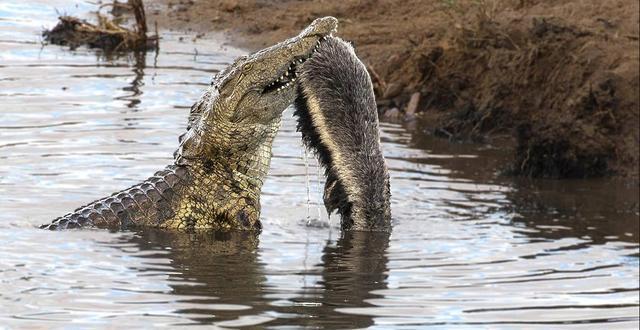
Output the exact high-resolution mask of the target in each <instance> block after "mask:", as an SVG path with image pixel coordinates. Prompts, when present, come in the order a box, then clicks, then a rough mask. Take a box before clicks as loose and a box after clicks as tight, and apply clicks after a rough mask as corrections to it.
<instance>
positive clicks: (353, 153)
mask: <svg viewBox="0 0 640 330" xmlns="http://www.w3.org/2000/svg"><path fill="white" fill-rule="evenodd" d="M299 76H300V78H299V84H298V86H299V87H298V88H299V89H300V91H299V92H298V97H297V98H296V102H295V106H296V111H295V114H296V115H297V117H298V125H297V128H298V131H300V132H302V139H303V142H304V144H305V145H306V147H307V148H309V149H311V150H312V151H314V152H315V153H316V155H317V157H318V159H319V161H320V164H321V165H322V166H323V167H324V168H325V174H326V177H327V180H326V183H325V187H324V204H325V207H326V209H327V212H328V213H329V214H331V213H332V212H333V211H337V213H338V214H340V219H341V227H342V229H343V230H357V231H389V230H390V228H391V206H390V198H391V192H390V185H389V171H388V169H387V166H386V163H385V159H384V157H383V154H382V150H381V147H380V133H379V124H378V111H377V107H376V101H375V96H374V93H373V84H372V83H371V77H370V76H369V73H368V72H367V70H366V67H365V65H364V64H363V63H362V62H361V61H360V60H359V59H358V57H357V56H356V53H355V50H354V48H353V47H352V46H351V44H349V43H347V42H345V41H343V40H342V39H340V38H338V37H333V36H330V37H328V38H327V39H326V40H325V41H323V42H322V44H321V45H319V48H318V50H317V51H316V53H315V54H314V56H313V57H312V58H311V59H309V60H308V61H307V62H305V63H304V65H303V66H302V67H301V70H300V74H299Z"/></svg>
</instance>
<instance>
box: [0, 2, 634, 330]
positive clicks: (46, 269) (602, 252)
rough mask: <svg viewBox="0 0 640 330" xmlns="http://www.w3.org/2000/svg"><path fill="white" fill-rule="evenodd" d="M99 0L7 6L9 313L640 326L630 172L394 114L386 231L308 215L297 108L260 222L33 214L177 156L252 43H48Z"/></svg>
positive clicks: (0, 319)
mask: <svg viewBox="0 0 640 330" xmlns="http://www.w3.org/2000/svg"><path fill="white" fill-rule="evenodd" d="M94 8H95V7H94V5H92V4H90V3H88V2H86V3H80V5H79V6H77V7H76V6H75V1H63V0H55V1H50V0H47V1H44V0H28V1H14V2H7V1H2V2H0V240H1V242H2V244H1V245H0V328H4V327H8V328H62V327H65V328H69V327H71V328H94V327H96V328H113V327H117V326H119V325H123V324H126V325H127V326H129V327H132V328H148V327H150V326H167V327H173V326H176V325H194V326H195V325H201V324H212V325H217V326H219V327H249V326H254V327H279V326H284V325H290V326H293V327H309V328H316V327H321V328H354V327H357V328H362V327H373V328H383V329H398V328H408V329H413V328H418V327H423V326H431V327H433V328H452V327H458V328H469V329H477V328H541V329H547V328H595V329H603V328H607V329H609V328H628V329H637V327H638V322H639V321H638V320H639V312H638V305H639V299H638V279H639V271H638V266H639V263H638V260H639V244H638V243H639V241H638V240H639V239H638V232H639V227H638V226H639V225H638V218H639V215H638V184H637V182H631V183H625V182H612V181H608V180H573V181H538V180H516V179H510V178H504V177H500V176H498V175H497V173H498V169H499V166H500V165H501V164H502V163H503V160H504V157H505V155H504V152H503V151H501V150H499V149H496V148H491V147H487V146H477V145H475V146H474V145H460V144H449V143H448V142H446V141H443V140H440V139H431V138H412V137H411V135H410V134H409V133H408V132H407V131H406V130H405V129H404V128H403V127H402V126H401V125H396V124H388V123H383V124H382V130H383V132H382V140H383V146H384V152H385V155H386V157H387V160H388V164H389V167H390V171H391V184H392V194H393V197H392V199H393V200H392V210H393V215H394V221H395V223H394V229H393V232H392V233H391V235H381V234H355V235H340V232H339V229H338V228H337V227H336V224H337V220H336V219H335V217H333V218H332V219H331V223H332V226H329V227H328V226H326V223H327V222H328V220H327V215H326V213H323V214H322V216H321V217H322V219H321V221H318V222H311V224H310V225H308V224H307V214H308V212H309V211H308V205H309V204H311V205H312V207H311V217H312V218H315V215H314V214H315V210H314V208H315V205H316V204H318V203H322V201H321V200H320V197H319V196H317V194H309V193H308V191H310V190H314V189H315V188H314V187H316V186H317V185H318V184H322V182H318V179H317V178H316V176H315V175H313V174H314V173H316V172H317V168H316V166H315V165H314V164H315V162H314V161H313V160H311V161H310V162H309V163H310V164H309V168H308V170H307V171H305V163H304V161H303V157H302V156H301V153H300V136H299V135H298V133H296V132H295V121H294V119H293V118H292V117H291V115H292V111H291V110H288V111H287V112H285V114H284V122H283V125H282V130H281V132H280V134H279V136H278V138H277V140H276V142H275V148H274V157H273V161H272V168H271V171H270V174H269V177H268V179H267V181H266V184H265V186H264V191H263V195H262V205H263V213H262V216H263V219H262V221H263V225H264V231H263V232H262V233H261V234H260V235H259V237H254V236H252V235H246V234H238V233H236V234H212V235H209V236H207V237H201V236H197V237H195V236H188V235H180V234H171V233H162V232H153V231H147V232H138V233H136V232H124V233H108V232H105V231H99V230H84V231H67V232H48V231H41V230H38V229H36V228H35V226H37V225H39V224H42V223H46V222H48V221H50V220H51V219H52V218H54V217H57V216H59V215H61V214H64V213H66V212H68V211H70V210H72V209H74V208H75V207H77V206H79V205H81V204H84V203H86V202H89V201H91V200H93V199H95V198H98V197H102V196H104V195H106V194H110V193H111V192H113V191H116V190H119V189H121V188H124V187H127V186H129V185H131V184H134V183H136V182H138V181H140V180H142V179H144V178H146V177H147V176H148V175H149V174H151V173H153V172H154V171H155V170H158V169H160V168H162V167H164V166H165V165H166V164H168V163H169V162H170V161H171V154H172V152H173V150H174V149H175V148H176V145H177V136H178V135H179V133H181V132H182V131H183V130H184V127H185V124H186V118H187V113H188V108H189V107H190V106H191V104H192V103H193V102H194V101H195V100H196V99H197V98H198V97H199V96H200V93H201V91H202V90H203V89H204V87H205V86H206V85H207V84H208V83H209V79H210V77H211V75H212V73H213V72H215V71H216V70H219V69H221V68H222V67H224V65H225V63H228V62H230V61H231V60H232V59H233V58H234V57H235V56H238V55H240V54H242V53H244V51H243V50H239V49H235V48H233V47H231V46H228V45H226V44H224V42H223V41H221V40H222V39H220V38H217V37H216V36H213V35H210V36H208V37H206V38H205V39H199V40H197V41H196V42H193V41H192V40H191V37H190V36H183V35H180V34H176V33H170V32H167V31H165V32H163V33H162V35H163V38H164V39H163V40H162V44H161V51H160V52H159V54H157V55H156V54H154V53H149V54H146V55H141V56H133V55H132V56H129V57H124V58H114V59H108V58H104V57H103V56H101V55H100V54H99V53H96V52H95V51H92V50H86V49H79V50H76V51H68V50H66V49H64V48H60V47H57V46H46V47H41V45H40V43H39V37H38V35H39V32H40V30H41V28H42V27H43V26H48V27H51V26H53V24H55V20H56V14H55V9H58V10H60V11H63V12H68V13H72V14H73V13H77V14H79V15H87V12H89V11H90V10H93V9H94ZM161 32H162V31H161ZM181 37H183V40H182V41H181V40H180V38H181ZM305 173H310V175H309V181H310V182H309V183H307V180H306V179H305V178H306V177H307V175H306V174H305ZM309 195H310V196H311V203H308V202H307V196H309Z"/></svg>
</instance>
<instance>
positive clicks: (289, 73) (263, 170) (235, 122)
mask: <svg viewBox="0 0 640 330" xmlns="http://www.w3.org/2000/svg"><path fill="white" fill-rule="evenodd" d="M336 28H337V20H336V19H335V18H333V17H324V18H318V19H316V20H314V21H313V22H312V23H311V24H310V25H309V26H308V27H307V28H306V29H304V30H303V31H302V32H301V33H300V34H299V35H298V36H296V37H293V38H290V39H288V40H286V41H283V42H281V43H279V44H276V45H274V46H272V47H269V48H266V49H263V50H261V51H258V52H256V53H253V54H250V55H247V56H243V57H240V58H238V59H237V60H235V61H234V62H233V63H232V64H231V65H229V66H228V67H227V68H225V69H224V70H222V71H221V72H219V73H218V74H216V75H215V77H214V78H213V80H212V83H211V86H209V87H208V88H207V89H206V91H205V92H204V94H203V95H202V97H201V98H200V99H199V100H198V101H197V102H196V103H195V104H194V105H193V106H192V107H191V111H190V114H189V120H188V124H187V130H186V132H185V133H184V134H182V135H181V136H180V138H179V143H180V144H179V147H178V149H177V150H176V152H175V153H174V162H173V164H171V165H169V166H167V167H166V168H164V169H163V170H161V171H158V172H156V173H155V174H153V175H152V176H151V177H150V178H148V179H147V180H144V181H143V182H142V183H140V184H137V185H134V186H132V187H130V188H127V189H124V190H122V191H119V192H116V193H114V194H112V195H111V196H108V197H105V198H101V199H98V200H96V201H94V202H92V203H89V204H87V205H85V206H82V207H80V208H78V209H76V210H75V211H73V212H72V213H68V214H66V215H64V216H61V217H59V218H57V219H54V220H53V221H52V222H51V223H49V224H45V225H42V226H41V228H46V229H51V230H55V229H68V228H79V227H97V228H106V229H110V230H121V229H131V228H148V227H151V228H161V229H169V230H177V231H195V230H259V229H261V224H260V191H261V189H262V184H263V181H264V178H265V176H266V174H267V171H268V169H269V164H270V160H271V147H272V142H273V139H274V137H275V135H276V133H277V131H278V129H279V127H280V120H281V116H282V112H283V111H284V110H285V109H286V108H287V107H288V106H289V105H291V104H292V103H293V102H294V100H295V98H296V96H297V93H298V90H297V88H298V87H297V83H296V78H297V71H298V67H299V66H300V65H302V64H303V63H304V62H305V61H308V60H309V59H310V58H312V57H313V56H314V53H315V50H316V49H317V48H318V46H319V45H320V44H321V43H322V42H323V40H324V39H325V38H327V37H328V36H330V35H331V34H332V33H333V32H334V31H335V30H336Z"/></svg>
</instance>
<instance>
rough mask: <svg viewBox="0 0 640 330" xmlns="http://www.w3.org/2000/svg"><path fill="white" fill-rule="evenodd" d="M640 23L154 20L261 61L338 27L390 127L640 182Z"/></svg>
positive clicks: (558, 12)
mask: <svg viewBox="0 0 640 330" xmlns="http://www.w3.org/2000/svg"><path fill="white" fill-rule="evenodd" d="M638 11H639V10H638V3H637V1H628V0H615V1H608V2H600V1H595V0H593V1H535V0H519V1H515V0H514V1H507V0H483V1H470V0H469V1H466V0H459V1H435V0H434V1H396V0H387V1H383V0H378V1H357V0H345V1H330V2H315V1H293V0H284V1H278V2H268V1H248V0H225V1H219V2H215V3H210V2H207V1H192V0H177V1H176V0H164V1H162V2H161V3H160V4H155V5H154V9H153V10H152V16H153V17H154V19H156V20H158V21H159V22H160V24H163V25H165V26H168V27H171V28H174V29H181V30H188V31H194V32H196V33H198V34H200V35H201V34H203V33H207V32H210V31H226V32H227V33H229V35H230V37H231V38H232V40H234V42H235V43H237V44H238V45H240V46H244V47H249V48H253V49H258V48H260V47H263V46H266V45H269V44H272V43H274V42H276V41H279V40H281V39H283V38H286V37H287V36H289V35H291V34H293V33H295V32H296V31H298V30H299V28H300V27H301V26H305V25H306V24H308V23H309V22H310V21H311V20H313V19H314V18H316V17H318V16H324V15H332V16H335V17H337V18H338V19H340V24H341V25H340V28H339V34H340V35H341V36H342V37H344V38H345V39H349V40H352V41H353V43H354V44H355V47H356V50H357V52H358V54H359V55H360V56H361V57H362V59H363V61H364V62H365V63H366V64H367V66H368V70H369V72H370V73H371V76H372V79H373V81H374V84H375V90H376V94H377V98H378V106H379V110H380V113H381V115H382V117H383V118H386V120H400V121H413V120H419V121H423V122H426V123H428V125H426V126H427V127H429V128H428V129H426V130H424V131H420V132H415V134H435V135H438V136H442V137H444V138H448V139H450V140H453V141H475V142H482V143H491V144H494V145H496V146H498V147H501V148H510V149H511V150H512V151H513V152H512V155H513V156H512V158H511V160H510V166H509V171H508V172H509V173H513V174H518V175H523V176H530V177H552V178H574V177H599V176H616V177H633V178H637V177H638V154H639V148H638V146H639V144H640V142H639V141H640V137H639V128H638V126H639V120H638V112H639V110H638V108H639V106H640V102H639V96H638V95H639V84H638V79H639V75H638V70H639V65H638V61H639V56H638V35H639V32H638V24H637V22H638V17H639V16H638ZM420 126H424V125H420Z"/></svg>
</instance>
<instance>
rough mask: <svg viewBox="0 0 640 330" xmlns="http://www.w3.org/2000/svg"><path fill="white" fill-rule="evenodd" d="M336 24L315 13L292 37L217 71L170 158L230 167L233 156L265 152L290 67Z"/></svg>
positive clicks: (292, 88)
mask: <svg viewBox="0 0 640 330" xmlns="http://www.w3.org/2000/svg"><path fill="white" fill-rule="evenodd" d="M336 27H337V20H336V19H335V18H333V17H324V18H318V19H316V20H315V21H313V22H312V23H311V24H310V25H309V26H308V27H307V28H306V29H304V30H303V31H302V32H301V33H300V34H299V35H298V36H296V37H293V38H290V39H288V40H285V41H283V42H281V43H278V44H276V45H274V46H272V47H269V48H266V49H263V50H260V51H258V52H255V53H253V54H250V55H247V56H243V57H240V58H238V59H236V60H235V61H234V62H233V63H232V64H231V65H229V66H228V67H227V68H225V69H224V70H223V71H221V72H219V73H218V74H217V75H216V76H215V77H214V79H213V81H212V83H211V86H210V87H209V88H208V89H207V91H206V92H205V95H204V96H203V97H202V98H200V100H199V101H198V102H197V103H196V104H194V105H193V107H192V108H191V113H190V116H189V122H188V127H187V132H186V133H185V134H183V135H182V136H181V137H180V147H179V148H178V150H177V151H176V153H175V154H174V156H175V158H176V163H177V164H179V165H183V164H186V165H188V164H194V163H202V162H208V161H215V162H218V163H220V162H222V163H225V160H226V161H227V162H228V163H231V164H226V165H232V166H233V165H237V163H238V161H240V159H239V158H242V159H245V160H246V159H250V158H251V156H252V155H255V154H256V153H258V152H265V149H264V148H265V146H268V149H269V150H268V151H269V152H270V148H271V147H270V146H271V142H272V139H273V136H274V135H275V132H277V130H278V127H279V123H280V117H281V115H282V112H283V111H284V110H285V109H286V108H287V107H288V106H289V105H290V104H292V103H293V101H294V99H295V96H296V92H297V91H296V89H297V87H296V84H295V81H296V78H297V75H296V67H298V66H299V65H301V64H302V63H304V62H305V61H306V60H308V59H309V58H310V57H311V56H312V55H313V53H314V51H315V49H317V47H318V45H319V44H320V43H321V41H322V40H323V39H324V38H325V37H327V36H329V35H330V34H331V33H333V32H334V31H335V30H336ZM245 165H246V162H245ZM267 165H268V163H267Z"/></svg>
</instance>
